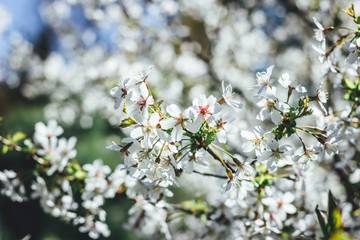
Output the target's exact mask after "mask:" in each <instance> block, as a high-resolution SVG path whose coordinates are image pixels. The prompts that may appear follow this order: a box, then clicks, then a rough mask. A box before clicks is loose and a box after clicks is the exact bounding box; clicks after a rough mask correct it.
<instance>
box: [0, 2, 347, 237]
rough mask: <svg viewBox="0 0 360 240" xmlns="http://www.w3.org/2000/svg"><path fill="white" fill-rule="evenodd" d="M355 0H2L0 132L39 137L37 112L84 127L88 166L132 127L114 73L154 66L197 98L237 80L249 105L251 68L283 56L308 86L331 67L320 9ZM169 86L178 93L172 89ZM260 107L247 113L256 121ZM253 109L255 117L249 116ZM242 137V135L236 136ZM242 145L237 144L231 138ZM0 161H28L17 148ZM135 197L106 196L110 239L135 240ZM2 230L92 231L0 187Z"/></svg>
mask: <svg viewBox="0 0 360 240" xmlns="http://www.w3.org/2000/svg"><path fill="white" fill-rule="evenodd" d="M348 5H349V3H348V1H330V0H327V1H325V0H322V1H320V0H259V1H255V0H242V1H236V0H199V1H193V0H183V1H174V0H131V1H130V0H123V1H116V0H56V1H50V0H1V1H0V116H2V117H3V118H4V121H3V122H2V125H1V126H0V134H1V135H3V134H6V133H8V132H9V131H13V132H15V131H23V132H25V133H26V134H28V136H31V135H32V133H33V131H34V129H33V128H34V124H35V123H36V122H38V121H45V122H46V121H47V120H49V119H56V120H57V121H58V122H59V123H60V124H61V125H63V126H64V128H65V133H64V136H65V137H70V136H73V135H74V136H76V137H77V138H78V142H77V146H76V148H77V151H78V155H77V159H78V161H79V162H80V163H81V164H84V163H87V162H92V161H93V160H95V159H97V158H101V159H103V160H104V162H105V163H106V164H108V165H110V166H111V167H114V166H116V165H117V164H119V163H120V162H121V159H120V158H119V156H118V155H117V154H116V153H114V152H112V151H109V150H107V149H106V146H108V145H110V144H111V141H113V140H115V141H117V142H120V139H121V137H122V136H124V134H123V133H122V132H120V131H119V130H118V129H117V128H115V126H116V125H117V124H119V121H118V119H119V113H118V112H116V111H114V109H113V99H112V98H111V97H110V95H109V89H111V88H112V87H113V86H115V85H116V84H117V81H118V77H119V76H120V75H121V76H130V75H134V74H136V73H138V72H139V71H143V70H147V69H148V68H149V67H150V66H154V67H153V71H152V72H151V75H150V77H149V83H150V85H151V86H152V90H153V92H154V95H155V96H156V97H157V98H158V99H163V100H166V101H168V103H169V104H170V103H178V104H181V105H189V104H190V103H191V99H192V98H193V97H194V96H198V95H199V94H202V93H206V94H207V95H209V94H212V93H213V94H217V95H219V94H220V92H221V81H222V80H224V81H226V82H228V83H231V84H232V85H233V87H234V88H235V91H236V92H237V93H238V94H239V95H240V96H241V99H242V101H243V102H244V103H245V105H246V109H245V112H248V113H252V112H254V110H253V109H252V108H251V106H252V93H249V92H248V91H247V87H248V86H251V85H254V84H255V73H256V72H257V71H263V70H265V69H266V68H267V67H268V66H269V65H275V66H276V68H275V73H274V75H275V76H280V74H281V73H282V72H284V71H286V72H288V73H289V74H290V75H291V77H292V78H296V79H297V80H298V82H300V83H301V84H303V85H305V86H308V87H311V86H316V85H317V84H318V83H319V80H320V78H321V76H323V75H324V74H325V73H326V72H327V71H329V70H328V69H324V68H323V67H322V66H321V65H320V63H319V62H318V59H317V55H318V54H317V53H316V52H315V51H314V50H313V45H314V44H316V42H315V40H314V39H313V28H314V27H315V26H314V24H313V21H312V18H313V17H314V16H315V17H317V18H318V19H321V22H322V23H323V24H324V26H330V25H341V24H342V22H343V21H344V19H346V16H345V14H343V11H342V9H343V8H345V7H348ZM169 93H171V94H169ZM252 116H254V115H253V114H244V115H243V116H241V118H242V120H243V121H244V122H246V123H247V126H251V125H253V124H254V123H253V121H251V117H252ZM248 118H249V119H248ZM234 144H235V145H236V143H234ZM236 147H238V146H235V148H236ZM0 158H1V161H0V169H1V170H2V169H7V168H12V169H21V168H27V167H31V164H32V163H31V162H29V161H28V160H29V159H26V158H24V156H22V155H19V154H14V153H8V154H6V155H0ZM131 204H132V203H131V202H130V201H129V200H126V199H125V198H121V197H118V198H117V199H114V200H112V201H109V202H108V203H107V205H106V206H105V209H106V210H107V212H108V214H109V216H108V219H107V222H108V224H109V227H110V230H111V232H112V235H111V237H110V239H136V235H135V234H134V233H132V232H128V231H126V230H124V229H123V228H122V225H123V224H124V223H125V222H126V219H127V211H128V209H129V207H130V206H131ZM0 209H1V210H0V239H20V238H22V237H24V236H25V235H27V234H30V235H31V237H32V238H31V239H87V235H86V234H81V233H79V232H78V230H77V228H75V227H73V226H71V225H69V224H66V223H63V222H61V221H59V220H58V219H55V218H52V217H50V216H48V215H46V214H44V213H43V212H42V210H41V209H40V207H39V204H38V202H37V201H29V202H27V203H22V204H19V203H13V202H11V201H10V200H8V199H6V198H5V197H0Z"/></svg>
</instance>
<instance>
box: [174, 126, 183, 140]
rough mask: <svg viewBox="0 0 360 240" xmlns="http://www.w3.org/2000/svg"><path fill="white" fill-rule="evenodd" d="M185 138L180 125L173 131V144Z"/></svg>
mask: <svg viewBox="0 0 360 240" xmlns="http://www.w3.org/2000/svg"><path fill="white" fill-rule="evenodd" d="M182 136H183V128H182V127H181V125H180V124H178V125H176V126H175V128H174V129H173V130H172V133H171V140H172V141H173V142H178V141H180V140H181V139H182Z"/></svg>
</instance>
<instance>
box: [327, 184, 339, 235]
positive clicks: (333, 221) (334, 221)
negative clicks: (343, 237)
mask: <svg viewBox="0 0 360 240" xmlns="http://www.w3.org/2000/svg"><path fill="white" fill-rule="evenodd" d="M341 227H342V223H341V214H340V209H339V208H338V207H337V205H336V202H335V199H334V196H333V195H332V193H331V191H329V194H328V233H334V232H336V230H338V229H339V228H341Z"/></svg>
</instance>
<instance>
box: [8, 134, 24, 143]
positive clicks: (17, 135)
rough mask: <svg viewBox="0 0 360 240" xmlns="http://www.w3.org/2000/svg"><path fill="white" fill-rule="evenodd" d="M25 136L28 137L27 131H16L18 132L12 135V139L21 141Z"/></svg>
mask: <svg viewBox="0 0 360 240" xmlns="http://www.w3.org/2000/svg"><path fill="white" fill-rule="evenodd" d="M24 138H26V135H25V133H22V132H16V133H15V134H14V135H13V136H12V138H11V140H12V141H13V142H18V141H20V140H23V139H24Z"/></svg>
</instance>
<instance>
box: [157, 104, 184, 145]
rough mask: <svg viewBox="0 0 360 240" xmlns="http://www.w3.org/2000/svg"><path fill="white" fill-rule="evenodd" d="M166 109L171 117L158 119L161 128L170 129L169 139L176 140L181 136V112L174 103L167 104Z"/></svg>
mask: <svg viewBox="0 0 360 240" xmlns="http://www.w3.org/2000/svg"><path fill="white" fill-rule="evenodd" d="M166 111H167V112H168V113H169V114H170V116H171V118H166V119H163V120H162V121H160V125H161V128H163V129H165V130H168V129H172V132H171V141H172V142H178V141H180V140H181V139H182V137H183V127H182V124H183V123H184V118H183V113H182V112H181V110H180V108H179V107H178V106H177V105H175V104H171V105H169V106H168V107H167V108H166Z"/></svg>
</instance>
